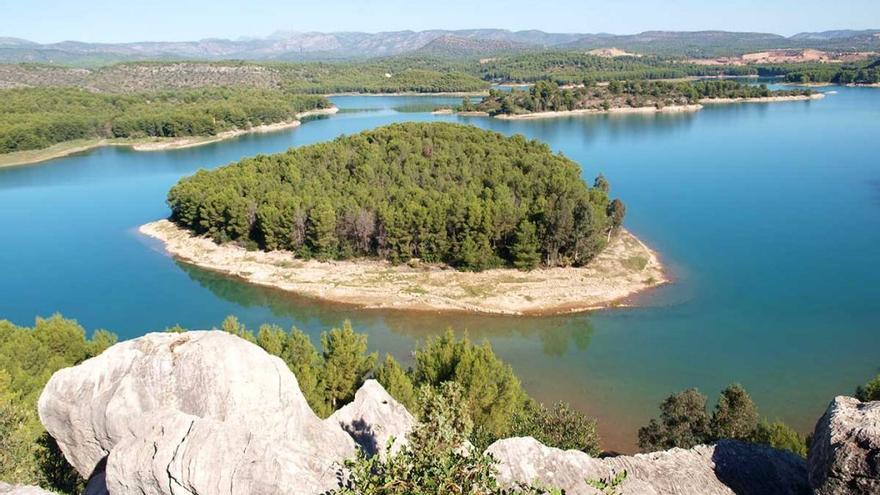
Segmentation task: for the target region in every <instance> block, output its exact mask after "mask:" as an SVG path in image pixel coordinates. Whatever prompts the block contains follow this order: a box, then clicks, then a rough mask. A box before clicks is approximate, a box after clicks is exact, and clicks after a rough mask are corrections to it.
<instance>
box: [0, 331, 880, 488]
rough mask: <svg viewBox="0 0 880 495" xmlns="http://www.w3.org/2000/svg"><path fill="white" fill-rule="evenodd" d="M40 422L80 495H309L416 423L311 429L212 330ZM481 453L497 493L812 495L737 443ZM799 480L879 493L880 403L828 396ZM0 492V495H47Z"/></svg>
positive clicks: (72, 392)
mask: <svg viewBox="0 0 880 495" xmlns="http://www.w3.org/2000/svg"><path fill="white" fill-rule="evenodd" d="M38 407H39V413H40V418H41V420H42V421H43V424H44V425H45V427H46V429H47V430H48V431H49V433H50V434H51V435H52V436H53V437H55V439H56V440H57V441H58V444H59V446H60V447H61V449H62V451H63V453H64V455H65V457H66V458H67V459H68V460H69V461H70V462H71V464H72V465H73V466H74V467H75V468H76V469H77V470H78V471H79V472H80V474H82V475H83V476H84V477H87V478H89V484H88V487H87V490H86V494H87V495H107V494H110V495H120V494H129V493H138V494H143V495H248V494H282V495H287V494H291V495H292V494H318V493H324V492H327V491H329V490H332V489H334V488H335V487H336V486H338V482H339V479H340V478H341V477H344V476H345V473H344V472H343V470H342V469H341V467H342V465H343V461H344V460H345V459H346V458H349V457H351V456H352V455H353V454H354V452H355V445H356V444H357V445H359V446H360V447H361V448H362V449H364V451H366V452H367V453H369V454H377V453H378V454H380V455H384V454H385V452H384V448H385V446H387V445H388V442H389V440H390V439H391V438H392V437H393V438H394V439H395V440H394V442H393V444H391V445H392V446H391V449H392V451H396V450H399V449H400V448H401V447H402V446H403V445H405V442H406V435H407V434H408V433H409V432H410V431H412V429H413V427H414V426H415V419H414V418H413V416H412V415H411V414H410V413H409V412H408V411H407V410H406V409H405V408H404V407H403V406H402V405H401V404H399V403H398V402H397V401H395V400H394V399H393V398H392V397H391V396H390V395H389V394H388V393H387V392H386V391H385V390H384V389H383V388H382V386H381V385H380V384H379V383H378V382H376V381H374V380H367V381H366V383H364V385H363V386H362V387H361V388H360V390H358V391H357V393H356V394H355V398H354V401H353V402H352V403H351V404H348V405H346V406H344V407H342V408H341V409H339V410H338V411H336V412H335V413H334V414H333V415H331V416H330V417H329V418H328V419H326V420H321V419H319V418H318V417H317V416H316V415H315V414H314V412H312V410H311V408H309V406H308V404H307V402H306V400H305V398H304V397H303V395H302V393H301V392H300V389H299V386H298V384H297V381H296V378H295V377H294V376H293V374H292V373H291V372H290V370H289V369H288V367H287V366H286V365H285V363H284V362H282V361H281V360H280V359H278V358H276V357H272V356H270V355H269V354H267V353H266V352H265V351H263V350H262V349H260V348H259V347H258V346H256V345H254V344H251V343H248V342H246V341H244V340H242V339H239V338H238V337H235V336H233V335H230V334H226V333H223V332H219V331H211V332H189V333H185V334H173V333H161V334H158V333H157V334H148V335H146V336H144V337H141V338H138V339H134V340H130V341H127V342H123V343H120V344H117V345H115V346H113V347H111V348H110V349H108V350H107V351H105V352H104V353H103V354H101V355H100V356H98V357H96V358H93V359H90V360H88V361H85V362H84V363H82V364H80V365H78V366H75V367H73V368H68V369H65V370H61V371H59V372H57V373H56V374H55V375H54V376H53V377H52V378H51V380H50V381H49V383H48V385H47V386H46V388H45V389H44V391H43V394H42V395H41V397H40V400H39V405H38ZM487 453H489V454H491V455H492V456H493V457H495V459H496V460H497V461H498V464H497V467H498V479H499V481H500V482H501V484H502V485H505V486H514V485H516V484H517V483H528V484H538V485H540V486H547V487H558V488H562V489H564V490H565V491H566V493H568V494H570V495H588V494H594V493H598V491H597V490H596V489H594V488H592V487H590V486H589V485H588V484H587V480H598V479H602V478H609V477H612V476H613V475H614V474H615V473H619V472H621V471H623V470H625V471H626V472H627V476H626V479H625V480H624V482H623V484H622V486H621V487H619V491H620V492H621V493H624V494H639V495H642V494H648V495H650V494H681V495H684V494H700V495H706V494H708V495H712V494H725V495H727V494H733V493H736V494H746V495H749V494H765V493H766V494H774V495H775V494H781V495H795V494H802V493H809V492H810V488H809V483H808V482H807V479H808V477H807V465H806V463H805V461H804V460H803V459H801V458H800V457H797V456H796V455H794V454H791V453H788V452H785V451H779V450H775V449H772V448H769V447H765V446H760V445H754V444H745V443H741V442H736V441H721V442H718V443H717V444H715V445H702V446H698V447H695V448H693V449H687V450H685V449H672V450H668V451H664V452H655V453H651V454H638V455H634V456H620V457H613V458H605V459H597V458H593V457H590V456H589V455H587V454H585V453H583V452H578V451H562V450H559V449H554V448H550V447H546V446H544V445H542V444H540V443H539V442H537V441H536V440H534V439H532V438H509V439H505V440H500V441H498V442H495V443H494V444H492V445H491V446H490V447H489V449H487ZM809 468H810V469H809V480H810V482H812V484H813V487H814V488H815V491H816V493H818V494H820V495H826V494H828V495H830V494H835V495H836V494H843V493H846V494H849V493H865V494H867V493H880V402H874V403H861V402H859V401H857V400H855V399H851V398H847V397H838V398H837V399H835V400H834V402H833V403H832V404H831V406H830V407H829V409H828V411H827V412H826V414H825V415H824V416H823V417H822V419H821V420H820V421H819V424H818V425H817V428H816V433H815V437H814V440H813V446H812V448H811V452H810V460H809ZM46 493H48V492H45V491H43V490H41V489H39V488H35V487H12V486H10V485H4V484H0V495H4V494H6V495H8V494H16V495H45V494H46Z"/></svg>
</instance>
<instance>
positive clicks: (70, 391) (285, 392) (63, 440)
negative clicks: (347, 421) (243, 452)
mask: <svg viewBox="0 0 880 495" xmlns="http://www.w3.org/2000/svg"><path fill="white" fill-rule="evenodd" d="M38 410H39V413H40V419H41V420H42V422H43V425H44V426H45V427H46V430H47V431H48V432H49V434H51V435H52V436H53V437H54V438H55V439H56V440H57V441H58V444H59V446H60V447H61V450H62V452H63V453H64V455H65V457H66V458H67V459H68V461H70V463H71V464H72V465H73V466H74V467H75V468H76V469H77V471H79V473H80V474H81V475H82V476H83V477H85V478H86V479H89V478H90V477H91V475H92V474H93V473H99V472H100V464H101V462H102V461H103V460H104V459H105V458H106V456H107V455H108V453H109V452H110V451H111V449H112V448H113V447H114V446H115V445H116V444H117V443H118V442H119V441H120V440H123V439H126V438H129V437H131V436H132V434H133V433H134V431H135V430H136V429H137V428H138V427H139V426H140V425H141V424H142V423H143V420H142V419H141V416H143V415H144V414H146V413H150V412H157V411H166V410H171V411H179V412H181V413H184V414H186V415H190V416H193V417H196V418H206V419H211V420H215V421H217V422H225V423H228V424H230V425H234V426H236V427H240V428H242V429H243V430H244V431H247V432H260V433H261V434H266V435H269V436H271V437H274V438H278V439H288V440H291V441H295V442H297V443H298V445H302V446H306V447H307V448H312V449H316V450H321V451H322V452H324V453H328V454H332V455H333V456H334V457H336V458H339V459H341V458H345V457H348V456H349V455H351V454H352V453H353V452H354V442H353V441H352V440H351V438H350V437H349V436H348V435H346V434H345V432H343V431H342V430H341V429H339V428H337V427H333V425H330V424H328V423H325V422H323V421H321V420H320V419H319V418H318V417H317V416H316V415H315V414H314V412H312V410H311V408H309V406H308V403H307V402H306V400H305V398H304V397H303V395H302V392H301V391H300V389H299V386H298V384H297V381H296V377H294V375H293V373H291V372H290V370H289V369H288V368H287V366H286V365H285V364H284V362H282V361H281V360H280V359H278V358H276V357H273V356H270V355H269V354H267V353H266V352H265V351H263V350H262V349H260V348H259V347H258V346H256V345H254V344H251V343H248V342H246V341H244V340H242V339H240V338H238V337H235V336H233V335H230V334H227V333H224V332H220V331H205V332H187V333H180V334H176V333H151V334H147V335H145V336H143V337H140V338H137V339H133V340H129V341H125V342H121V343H119V344H116V345H114V346H113V347H111V348H110V349H108V350H106V351H105V352H104V353H102V354H101V355H100V356H97V357H95V358H92V359H89V360H87V361H85V362H83V363H81V364H79V365H78V366H74V367H72V368H67V369H63V370H61V371H58V372H57V373H55V374H54V375H53V376H52V378H51V379H50V380H49V383H48V384H47V385H46V388H45V389H44V390H43V393H42V395H41V396H40V400H39V404H38ZM306 447H303V448H306ZM218 455H219V454H218Z"/></svg>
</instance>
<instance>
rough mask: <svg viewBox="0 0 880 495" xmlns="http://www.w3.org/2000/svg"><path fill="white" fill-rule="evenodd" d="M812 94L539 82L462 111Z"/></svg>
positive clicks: (712, 84)
mask: <svg viewBox="0 0 880 495" xmlns="http://www.w3.org/2000/svg"><path fill="white" fill-rule="evenodd" d="M810 94H812V91H811V90H808V89H807V90H801V89H798V90H787V91H771V90H769V89H767V86H765V85H759V86H756V85H748V84H740V83H737V82H734V81H725V80H708V81H698V82H669V81H611V82H610V83H608V84H607V85H597V84H590V83H588V84H587V85H582V86H579V87H571V88H564V87H560V86H559V85H557V84H556V83H554V82H549V81H539V82H538V83H536V84H535V85H534V86H532V87H531V88H529V90H528V91H517V90H515V91H498V90H492V91H490V92H489V96H487V97H485V98H483V100H482V101H481V102H480V103H479V104H477V105H471V104H470V103H469V101H465V102H464V103H463V106H462V108H461V110H468V111H471V110H478V111H482V112H487V113H489V114H490V115H499V114H504V115H515V114H527V113H533V112H560V111H562V112H564V111H572V110H596V111H600V110H610V109H613V108H641V107H656V108H663V107H666V106H675V105H692V104H696V103H699V102H700V101H705V100H711V99H713V98H766V97H771V96H805V95H810Z"/></svg>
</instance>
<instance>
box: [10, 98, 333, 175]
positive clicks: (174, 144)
mask: <svg viewBox="0 0 880 495" xmlns="http://www.w3.org/2000/svg"><path fill="white" fill-rule="evenodd" d="M337 112H339V108H337V107H335V106H333V107H330V108H320V109H315V110H308V111H305V112H300V113H298V114H296V120H290V121H285V122H275V123H272V124H263V125H258V126H253V127H250V128H248V129H232V130H229V131H223V132H220V133H218V134H215V135H213V136H184V137H177V138H134V139H128V138H121V139H81V140H76V141H65V142H61V143H56V144H54V145H52V146H49V147H48V148H43V149H39V150H26V151H16V152H13V153H6V154H4V155H0V168H5V167H18V166H25V165H35V164H39V163H43V162H47V161H50V160H54V159H56V158H64V157H66V156H70V155H74V154H77V153H84V152H86V151H91V150H94V149H98V148H103V147H105V146H123V147H128V148H131V149H132V150H134V151H141V152H150V151H168V150H176V149H185V148H194V147H197V146H204V145H206V144H212V143H218V142H221V141H226V140H229V139H233V138H236V137H240V136H244V135H247V134H265V133H271V132H279V131H284V130H289V129H293V128H296V127H299V126H300V125H302V120H301V119H305V118H308V117H315V116H321V115H333V114H335V113H337Z"/></svg>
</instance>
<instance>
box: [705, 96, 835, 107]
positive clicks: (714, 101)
mask: <svg viewBox="0 0 880 495" xmlns="http://www.w3.org/2000/svg"><path fill="white" fill-rule="evenodd" d="M822 98H825V93H813V94H811V95H796V96H761V97H757V98H706V99H703V100H700V103H702V104H704V105H705V104H709V105H723V104H729V103H781V102H785V101H810V100H821V99H822Z"/></svg>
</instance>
